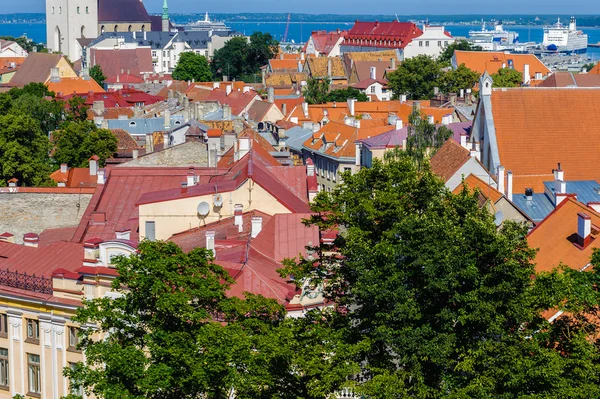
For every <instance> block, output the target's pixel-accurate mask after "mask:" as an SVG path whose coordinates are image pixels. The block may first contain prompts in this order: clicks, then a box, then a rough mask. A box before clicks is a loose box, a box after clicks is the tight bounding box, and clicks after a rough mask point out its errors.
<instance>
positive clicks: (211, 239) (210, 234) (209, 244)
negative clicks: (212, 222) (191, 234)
mask: <svg viewBox="0 0 600 399" xmlns="http://www.w3.org/2000/svg"><path fill="white" fill-rule="evenodd" d="M205 236H206V249H207V250H209V251H212V253H213V257H216V256H217V250H216V248H215V232H214V231H212V230H210V231H207V232H206V234H205Z"/></svg>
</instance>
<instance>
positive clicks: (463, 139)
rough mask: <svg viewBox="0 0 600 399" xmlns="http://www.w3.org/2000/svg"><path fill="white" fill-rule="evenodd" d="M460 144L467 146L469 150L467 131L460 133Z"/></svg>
mask: <svg viewBox="0 0 600 399" xmlns="http://www.w3.org/2000/svg"><path fill="white" fill-rule="evenodd" d="M460 146H461V147H462V148H466V149H467V150H468V148H467V134H466V133H461V134H460Z"/></svg>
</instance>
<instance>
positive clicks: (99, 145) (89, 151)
mask: <svg viewBox="0 0 600 399" xmlns="http://www.w3.org/2000/svg"><path fill="white" fill-rule="evenodd" d="M52 136H53V142H52V143H53V144H54V153H53V159H54V162H55V163H56V164H57V165H60V164H62V163H66V164H67V165H69V166H71V167H76V168H84V167H87V165H88V160H89V159H90V157H91V156H93V155H97V156H98V157H99V158H100V165H104V162H105V161H106V159H107V158H110V157H111V156H112V155H113V154H114V153H115V152H116V151H117V138H116V137H115V135H114V134H112V132H111V131H110V130H107V129H98V128H97V127H96V125H94V124H93V123H92V122H89V121H78V122H67V123H65V124H63V125H62V126H61V128H60V129H59V130H57V131H55V132H54V133H53V135H52Z"/></svg>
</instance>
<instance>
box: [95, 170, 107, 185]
mask: <svg viewBox="0 0 600 399" xmlns="http://www.w3.org/2000/svg"><path fill="white" fill-rule="evenodd" d="M104 183H106V171H105V170H104V169H98V179H97V180H96V184H104Z"/></svg>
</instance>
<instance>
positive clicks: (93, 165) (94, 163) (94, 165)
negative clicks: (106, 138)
mask: <svg viewBox="0 0 600 399" xmlns="http://www.w3.org/2000/svg"><path fill="white" fill-rule="evenodd" d="M89 164H90V176H96V175H97V174H98V157H97V156H96V155H94V156H92V157H91V158H90V159H89Z"/></svg>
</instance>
